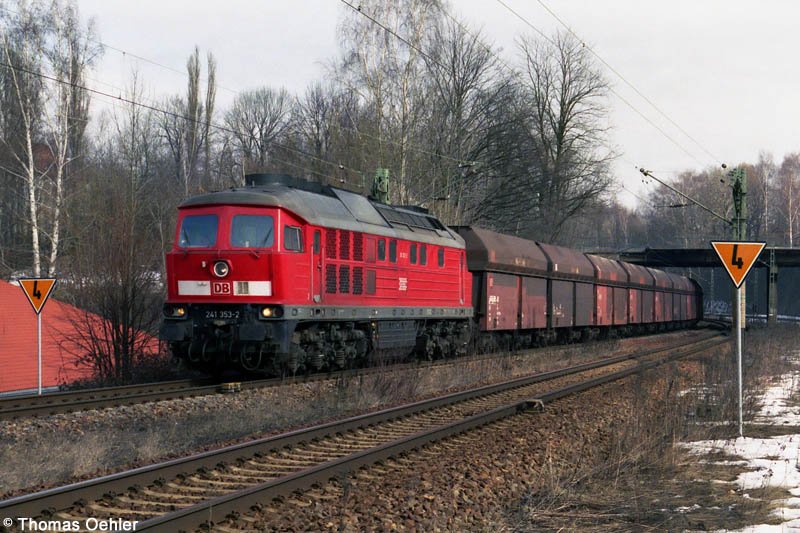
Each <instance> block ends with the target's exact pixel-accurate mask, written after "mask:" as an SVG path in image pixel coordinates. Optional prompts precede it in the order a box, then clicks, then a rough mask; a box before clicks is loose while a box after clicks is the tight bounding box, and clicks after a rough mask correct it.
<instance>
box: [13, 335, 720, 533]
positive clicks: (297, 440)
mask: <svg viewBox="0 0 800 533" xmlns="http://www.w3.org/2000/svg"><path fill="white" fill-rule="evenodd" d="M723 342H727V340H725V339H724V338H722V337H721V336H720V335H717V334H709V335H706V336H703V337H701V338H700V339H692V340H691V341H690V342H683V343H680V344H673V345H671V346H666V347H661V348H656V349H653V350H647V351H643V352H639V353H634V354H628V355H621V356H617V357H612V358H606V359H603V360H599V361H593V362H589V363H583V364H580V365H576V366H573V367H569V368H564V369H560V370H556V371H551V372H544V373H539V374H535V375H531V376H526V377H522V378H517V379H513V380H510V381H506V382H503V383H499V384H495V385H489V386H484V387H480V388H476V389H472V390H468V391H464V392H459V393H454V394H449V395H447V396H442V397H438V398H434V399H431V400H425V401H421V402H416V403H412V404H408V405H404V406H400V407H396V408H392V409H386V410H383V411H379V412H376V413H370V414H366V415H361V416H357V417H353V418H349V419H346V420H342V421H337V422H331V423H327V424H323V425H319V426H314V427H310V428H307V429H302V430H298V431H293V432H290V433H285V434H282V435H278V436H274V437H269V438H265V439H259V440H255V441H252V442H248V443H243V444H239V445H235V446H230V447H227V448H222V449H219V450H214V451H210V452H206V453H202V454H198V455H194V456H191V457H186V458H182V459H177V460H173V461H169V462H165V463H160V464H156V465H152V466H147V467H143V468H138V469H135V470H131V471H127V472H121V473H118V474H114V475H110V476H105V477H102V478H98V479H93V480H89V481H85V482H81V483H76V484H73V485H68V486H65V487H61V488H56V489H51V490H46V491H43V492H39V493H35V494H30V495H26V496H20V497H17V498H12V499H9V500H6V501H3V502H0V516H5V517H33V516H44V517H46V518H47V519H55V520H83V519H85V518H87V517H89V516H94V517H98V518H106V519H107V518H115V519H120V518H124V519H127V520H139V523H138V525H137V527H136V531H178V530H190V529H195V528H197V527H198V526H200V525H202V524H214V523H219V522H220V521H221V520H222V519H224V518H225V516H227V515H229V514H230V513H232V512H236V511H242V510H247V509H249V507H251V506H252V505H253V504H255V503H258V502H264V501H269V500H270V499H272V498H275V497H278V496H285V495H287V494H290V493H292V492H294V491H296V490H298V489H304V488H308V487H309V486H311V485H313V484H315V483H321V482H325V481H326V480H328V479H330V478H332V477H336V476H337V475H342V474H343V473H346V472H350V471H353V470H354V469H356V468H358V467H360V466H363V465H367V464H372V463H374V462H376V461H379V460H381V459H385V458H387V457H390V456H394V455H397V454H399V453H402V452H404V451H408V450H411V449H414V448H418V447H420V446H422V445H424V444H426V443H429V442H433V441H436V440H440V439H442V438H445V437H448V436H451V435H454V434H457V433H461V432H464V431H468V430H469V429H472V428H475V427H479V426H482V425H485V424H487V423H490V422H493V421H495V420H499V419H501V418H505V417H508V416H512V415H514V414H515V413H518V412H520V411H523V410H527V409H530V408H533V407H536V406H542V405H544V404H546V403H548V402H552V401H554V400H556V399H558V398H562V397H564V396H567V395H569V394H575V393H577V392H580V391H583V390H586V389H589V388H592V387H595V386H598V385H601V384H603V383H608V382H610V381H613V380H616V379H621V378H623V377H626V376H629V375H632V374H634V373H637V372H641V371H644V370H647V369H650V368H655V367H656V366H658V365H660V364H663V363H664V362H668V361H673V360H676V359H678V358H680V357H686V356H689V355H693V354H697V353H699V352H702V351H705V350H707V349H709V348H712V347H715V346H717V345H719V344H721V343H723ZM658 354H666V355H662V356H661V357H658ZM545 384H550V388H549V389H547V388H545V387H544V385H545ZM44 510H49V511H44Z"/></svg>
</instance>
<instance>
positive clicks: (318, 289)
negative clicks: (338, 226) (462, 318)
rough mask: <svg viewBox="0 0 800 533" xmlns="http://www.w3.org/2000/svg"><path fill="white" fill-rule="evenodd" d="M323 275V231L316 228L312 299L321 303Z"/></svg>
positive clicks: (312, 259) (312, 267) (312, 264)
mask: <svg viewBox="0 0 800 533" xmlns="http://www.w3.org/2000/svg"><path fill="white" fill-rule="evenodd" d="M322 278H323V275H322V232H321V231H320V230H318V229H317V230H314V245H313V246H312V249H311V299H312V300H313V301H314V302H316V303H320V302H321V301H322V295H323V294H324V291H323V290H322V283H323V280H322Z"/></svg>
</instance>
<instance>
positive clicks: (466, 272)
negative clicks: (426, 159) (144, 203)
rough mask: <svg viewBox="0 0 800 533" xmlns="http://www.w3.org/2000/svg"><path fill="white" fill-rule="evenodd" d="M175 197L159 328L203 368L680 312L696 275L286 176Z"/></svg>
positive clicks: (438, 345)
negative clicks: (455, 221) (450, 221)
mask: <svg viewBox="0 0 800 533" xmlns="http://www.w3.org/2000/svg"><path fill="white" fill-rule="evenodd" d="M246 183H247V186H246V187H242V188H235V189H229V190H226V191H221V192H215V193H209V194H203V195H200V196H196V197H193V198H190V199H188V200H187V201H185V202H184V203H183V204H182V205H181V206H180V207H179V215H178V222H177V228H176V235H175V242H174V245H173V248H172V250H171V251H170V252H168V253H167V301H166V303H165V305H164V322H163V324H162V327H161V332H160V336H161V338H162V339H163V340H165V341H167V342H168V343H169V345H170V348H171V350H172V351H173V353H174V354H175V355H176V356H178V357H180V358H183V359H185V360H187V361H188V362H189V363H191V364H193V365H197V366H201V367H204V368H207V369H209V368H214V369H217V370H219V369H223V368H227V367H238V368H241V369H244V370H247V371H252V372H263V373H282V372H296V371H297V370H299V369H303V368H305V369H322V368H328V369H333V368H341V367H344V366H349V365H354V364H360V363H363V362H364V360H365V359H368V358H369V359H372V360H374V359H376V358H382V357H405V356H408V355H410V354H412V353H416V354H417V355H418V356H421V357H427V358H435V357H452V356H457V355H461V354H463V353H465V352H466V351H467V349H468V347H469V345H470V344H471V343H480V344H481V347H482V348H483V349H489V348H491V347H493V346H498V345H499V346H505V347H527V346H531V345H541V344H545V343H548V342H555V341H569V340H575V339H578V338H584V339H588V338H593V337H596V336H599V335H603V334H606V333H609V332H612V331H619V332H621V333H623V334H628V333H636V332H642V331H656V330H660V329H667V328H674V327H679V326H686V325H690V324H692V323H694V322H696V321H697V320H698V319H699V318H700V316H699V310H700V309H702V306H701V305H700V302H701V300H700V299H701V298H702V293H701V292H700V288H699V286H698V285H697V284H696V283H694V282H693V281H691V280H688V279H686V278H683V277H681V276H676V275H673V274H668V273H666V272H661V271H657V270H653V269H647V268H645V267H640V266H636V265H630V264H627V263H622V262H619V261H612V260H609V259H605V258H601V257H597V256H591V255H587V254H583V253H581V252H577V251H575V250H570V249H568V248H562V247H558V246H552V245H546V244H540V243H535V242H531V241H527V240H524V239H519V238H516V237H511V236H508V235H502V234H498V233H494V232H491V231H487V230H483V229H480V228H475V227H466V226H465V227H455V228H449V227H447V226H445V225H443V224H442V223H441V222H440V221H439V220H438V219H436V218H435V217H433V216H431V215H430V214H428V213H427V212H426V211H425V210H422V209H419V208H413V207H400V206H390V205H385V204H382V203H379V202H376V201H373V200H371V199H369V198H366V197H364V196H361V195H358V194H355V193H352V192H349V191H345V190H341V189H337V188H334V187H329V186H323V185H321V184H318V183H313V182H308V181H305V180H301V179H296V178H292V177H290V176H285V175H276V174H253V175H249V176H247V177H246Z"/></svg>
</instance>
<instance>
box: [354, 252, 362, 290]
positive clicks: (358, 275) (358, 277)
mask: <svg viewBox="0 0 800 533" xmlns="http://www.w3.org/2000/svg"><path fill="white" fill-rule="evenodd" d="M353 255H355V254H353ZM363 290H364V268H363V267H355V268H353V294H361V293H362V292H363Z"/></svg>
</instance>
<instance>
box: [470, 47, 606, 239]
mask: <svg viewBox="0 0 800 533" xmlns="http://www.w3.org/2000/svg"><path fill="white" fill-rule="evenodd" d="M520 50H521V52H522V55H523V61H524V63H523V65H524V70H525V75H524V82H523V83H520V85H519V87H518V88H517V96H516V98H515V100H514V101H513V102H512V103H511V104H510V105H513V106H514V111H513V113H514V114H515V115H516V116H514V117H510V118H511V119H513V120H516V121H518V124H517V128H516V130H515V131H510V132H507V133H511V137H512V139H509V142H516V143H519V144H520V150H519V153H517V154H506V157H507V158H508V160H507V161H506V162H505V163H504V164H506V165H508V168H507V169H506V173H505V175H501V176H498V178H497V179H495V180H493V181H494V182H493V183H492V184H491V185H490V189H489V191H488V192H487V195H488V201H487V202H485V204H484V206H483V208H482V209H481V210H480V211H479V213H478V217H479V218H480V219H481V220H484V221H486V222H487V223H489V224H491V225H494V226H496V227H499V228H501V229H504V230H506V231H511V232H512V233H519V234H520V235H522V236H527V237H533V238H540V239H544V240H548V241H557V240H558V239H559V236H560V234H561V232H562V230H563V227H564V224H565V222H566V221H567V220H569V219H570V218H572V217H574V216H576V215H578V214H580V213H581V212H582V211H583V210H584V209H585V208H587V207H588V206H590V205H592V203H593V202H595V201H596V200H597V199H598V198H601V197H602V196H603V195H604V194H605V193H606V192H607V191H608V190H609V186H610V184H611V182H612V179H611V176H610V174H609V168H608V167H609V164H610V162H611V161H612V159H613V154H612V153H611V152H610V151H609V149H608V148H606V146H607V142H606V136H607V133H608V125H607V122H606V121H607V119H606V115H607V107H606V97H607V94H608V85H607V83H606V81H605V79H604V77H603V76H602V74H601V73H600V70H599V68H598V67H597V66H596V65H595V64H594V63H593V62H592V59H591V57H590V56H589V54H588V52H587V50H586V49H585V48H584V47H583V46H582V44H581V43H580V42H578V41H576V40H575V39H574V38H572V37H571V36H569V35H567V34H558V35H556V36H555V37H554V38H553V42H552V43H551V42H550V41H541V40H535V39H532V38H524V39H522V40H521V42H520Z"/></svg>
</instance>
